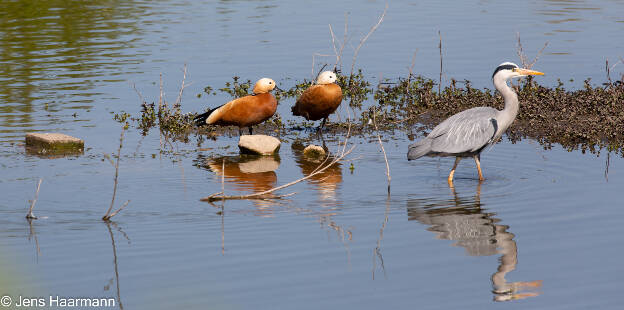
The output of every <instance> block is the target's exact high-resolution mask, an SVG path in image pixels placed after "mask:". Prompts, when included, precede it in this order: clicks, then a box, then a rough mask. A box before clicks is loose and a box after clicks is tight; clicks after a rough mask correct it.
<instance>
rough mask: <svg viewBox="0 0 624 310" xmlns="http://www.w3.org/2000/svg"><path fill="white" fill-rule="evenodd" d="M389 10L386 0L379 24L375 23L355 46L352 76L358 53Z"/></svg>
mask: <svg viewBox="0 0 624 310" xmlns="http://www.w3.org/2000/svg"><path fill="white" fill-rule="evenodd" d="M387 11H388V3H387V2H386V6H385V8H384V11H383V13H381V16H380V17H379V20H378V21H377V24H375V25H374V26H373V27H371V29H370V31H369V32H368V33H367V34H366V35H365V36H364V37H363V38H362V39H361V40H360V44H358V46H357V48H355V52H353V61H352V62H351V74H350V77H351V76H353V70H354V69H355V60H356V59H357V56H358V53H359V52H360V48H362V45H364V43H365V42H366V40H368V38H369V37H370V36H371V34H373V32H375V30H377V28H379V25H381V22H383V19H384V17H385V16H386V12H387Z"/></svg>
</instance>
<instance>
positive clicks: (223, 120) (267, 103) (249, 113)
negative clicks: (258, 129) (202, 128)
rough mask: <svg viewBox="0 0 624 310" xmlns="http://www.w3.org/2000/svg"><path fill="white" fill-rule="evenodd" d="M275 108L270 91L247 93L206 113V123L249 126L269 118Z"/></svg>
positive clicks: (275, 103) (274, 100)
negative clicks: (254, 93) (255, 93)
mask: <svg viewBox="0 0 624 310" xmlns="http://www.w3.org/2000/svg"><path fill="white" fill-rule="evenodd" d="M276 110H277V100H276V99H275V97H273V95H272V94H271V93H263V94H257V95H249V96H245V97H241V98H238V99H236V100H232V101H230V102H228V103H226V104H224V105H222V106H221V107H219V108H217V109H215V110H214V111H212V113H210V114H209V115H208V118H207V119H206V124H212V125H222V126H229V125H234V126H238V127H241V128H242V127H250V126H253V125H257V124H260V123H262V122H264V121H266V120H267V119H269V118H271V116H273V114H275V111H276Z"/></svg>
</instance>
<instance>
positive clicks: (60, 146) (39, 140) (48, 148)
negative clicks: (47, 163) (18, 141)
mask: <svg viewBox="0 0 624 310" xmlns="http://www.w3.org/2000/svg"><path fill="white" fill-rule="evenodd" d="M26 150H27V152H28V153H32V154H39V155H63V154H76V153H82V152H83V151H84V140H82V139H79V138H76V137H72V136H68V135H66V134H62V133H28V134H26Z"/></svg>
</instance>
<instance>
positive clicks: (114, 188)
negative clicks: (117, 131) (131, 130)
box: [102, 126, 130, 221]
mask: <svg viewBox="0 0 624 310" xmlns="http://www.w3.org/2000/svg"><path fill="white" fill-rule="evenodd" d="M125 131H126V127H125V126H122V128H121V135H120V136H119V149H117V163H115V164H114V165H113V160H112V159H111V158H110V156H109V155H108V154H106V153H105V154H104V157H105V158H106V159H108V161H109V162H110V163H111V165H113V166H114V167H115V183H114V185H113V198H112V199H111V204H110V206H109V207H108V210H107V211H106V214H104V216H103V217H102V220H104V221H109V220H110V219H111V218H112V217H113V216H115V215H116V214H117V213H119V212H120V211H121V210H123V208H125V207H126V206H127V205H128V203H129V202H130V200H128V201H126V202H125V203H124V204H123V205H122V206H121V207H120V208H119V209H117V210H116V211H115V212H112V211H113V206H114V205H115V196H116V195H117V183H118V182H117V179H118V177H119V160H120V159H121V148H122V147H123V139H124V133H125ZM111 212H112V213H111Z"/></svg>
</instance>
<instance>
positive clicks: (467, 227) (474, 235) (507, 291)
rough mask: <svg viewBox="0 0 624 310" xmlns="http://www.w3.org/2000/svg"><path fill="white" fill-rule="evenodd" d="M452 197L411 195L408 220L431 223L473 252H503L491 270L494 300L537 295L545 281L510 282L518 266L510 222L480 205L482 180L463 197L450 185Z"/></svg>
mask: <svg viewBox="0 0 624 310" xmlns="http://www.w3.org/2000/svg"><path fill="white" fill-rule="evenodd" d="M451 191H452V194H453V198H452V199H450V200H444V201H439V200H437V201H435V200H431V199H412V200H409V201H408V202H407V215H408V220H410V221H412V220H416V221H418V222H420V223H423V224H425V225H428V226H429V228H427V230H429V231H432V232H434V233H436V235H437V238H438V239H446V240H453V241H455V243H453V245H454V246H460V247H463V248H464V249H465V250H466V254H468V255H470V256H489V255H495V254H501V255H502V256H501V257H500V259H499V261H500V265H499V266H498V268H497V270H496V272H494V274H492V276H491V280H492V287H493V290H492V292H493V293H494V300H495V301H508V300H514V299H523V298H528V297H534V296H538V295H539V294H540V292H538V291H536V289H538V288H540V287H541V285H542V281H541V280H538V281H532V282H507V280H506V279H505V276H506V275H507V273H509V272H510V271H513V270H514V269H516V265H517V263H518V248H517V244H516V242H515V241H514V240H513V238H514V234H512V233H510V232H508V231H507V230H508V229H509V226H506V225H500V224H498V223H499V222H500V221H501V220H500V219H497V218H495V217H494V216H495V215H496V214H495V213H488V212H485V209H482V208H481V206H482V204H481V197H480V196H481V183H479V185H478V186H477V189H476V193H475V195H474V196H473V197H461V196H459V195H458V194H457V192H456V191H455V188H451Z"/></svg>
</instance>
